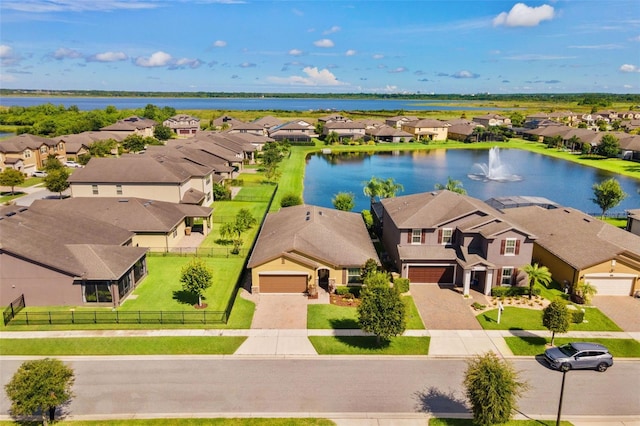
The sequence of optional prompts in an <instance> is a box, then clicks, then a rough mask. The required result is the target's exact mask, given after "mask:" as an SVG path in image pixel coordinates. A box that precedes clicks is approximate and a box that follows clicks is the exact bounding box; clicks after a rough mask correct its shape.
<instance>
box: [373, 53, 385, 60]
mask: <svg viewBox="0 0 640 426" xmlns="http://www.w3.org/2000/svg"><path fill="white" fill-rule="evenodd" d="M372 58H373V59H382V58H384V55H382V54H380V53H376V54H375V55H373V56H372Z"/></svg>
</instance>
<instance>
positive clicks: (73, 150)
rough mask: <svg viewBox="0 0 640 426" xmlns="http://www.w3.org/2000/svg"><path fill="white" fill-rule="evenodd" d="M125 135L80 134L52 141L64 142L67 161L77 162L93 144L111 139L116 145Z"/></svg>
mask: <svg viewBox="0 0 640 426" xmlns="http://www.w3.org/2000/svg"><path fill="white" fill-rule="evenodd" d="M124 138H125V135H123V134H122V133H117V132H113V133H112V132H106V131H105V132H92V131H89V132H82V133H77V134H72V135H63V136H56V137H55V138H53V139H54V140H57V141H61V142H64V144H65V150H66V153H67V160H76V161H77V160H78V159H79V157H80V156H81V155H86V154H88V153H89V148H90V147H91V145H93V144H94V143H95V142H102V141H105V140H109V139H112V140H114V141H116V142H118V143H120V142H122V141H123V140H124Z"/></svg>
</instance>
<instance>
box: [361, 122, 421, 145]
mask: <svg viewBox="0 0 640 426" xmlns="http://www.w3.org/2000/svg"><path fill="white" fill-rule="evenodd" d="M365 133H366V135H367V136H370V137H371V138H372V139H373V140H374V141H376V142H394V143H399V142H409V141H411V140H412V139H413V135H412V134H411V133H408V132H404V131H402V130H400V129H397V128H395V127H391V126H387V125H386V124H384V125H382V126H379V127H372V128H369V129H366V131H365Z"/></svg>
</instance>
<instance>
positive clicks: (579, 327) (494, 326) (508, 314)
mask: <svg viewBox="0 0 640 426" xmlns="http://www.w3.org/2000/svg"><path fill="white" fill-rule="evenodd" d="M578 309H585V316H584V319H585V321H584V322H582V323H580V324H573V323H572V324H571V326H570V328H569V331H622V329H621V328H620V327H618V326H617V325H616V323H614V322H613V321H611V320H610V319H609V317H607V316H606V315H604V314H603V313H602V312H600V310H599V309H598V308H589V307H587V308H581V307H578ZM476 319H477V320H478V322H479V323H480V325H481V326H482V328H483V329H485V330H546V328H545V327H544V326H543V325H542V311H541V310H539V309H527V308H516V307H513V306H505V308H504V311H503V312H502V315H501V317H500V324H498V310H497V309H492V310H489V311H485V312H482V313H481V314H479V315H477V316H476Z"/></svg>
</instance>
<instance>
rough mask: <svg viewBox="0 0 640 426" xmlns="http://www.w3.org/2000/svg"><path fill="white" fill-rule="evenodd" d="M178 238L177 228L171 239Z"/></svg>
mask: <svg viewBox="0 0 640 426" xmlns="http://www.w3.org/2000/svg"><path fill="white" fill-rule="evenodd" d="M177 236H178V228H176V229H174V230H173V238H175V237H177Z"/></svg>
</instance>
